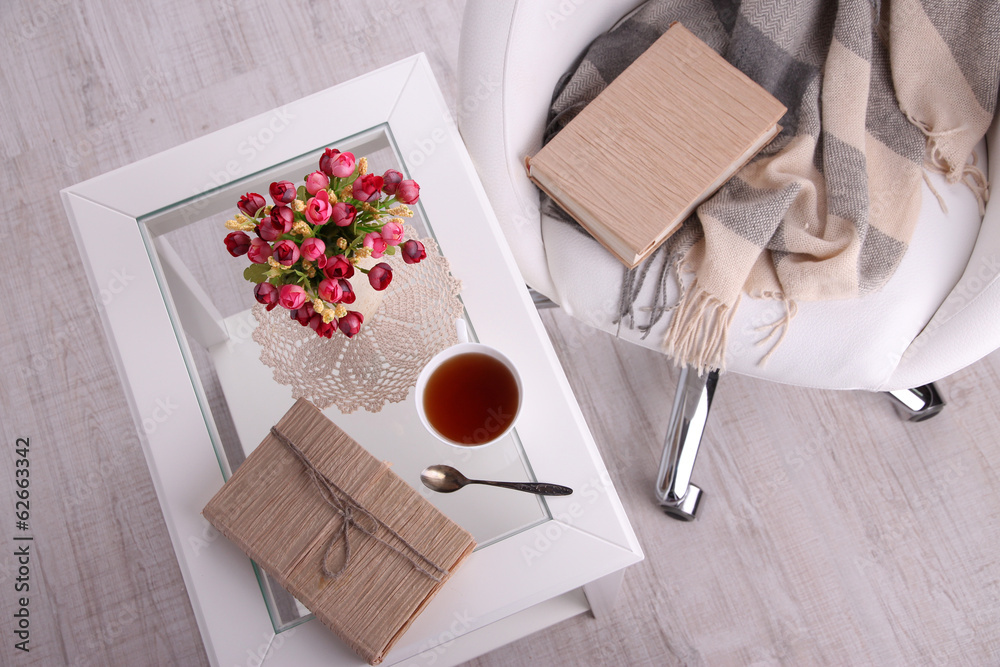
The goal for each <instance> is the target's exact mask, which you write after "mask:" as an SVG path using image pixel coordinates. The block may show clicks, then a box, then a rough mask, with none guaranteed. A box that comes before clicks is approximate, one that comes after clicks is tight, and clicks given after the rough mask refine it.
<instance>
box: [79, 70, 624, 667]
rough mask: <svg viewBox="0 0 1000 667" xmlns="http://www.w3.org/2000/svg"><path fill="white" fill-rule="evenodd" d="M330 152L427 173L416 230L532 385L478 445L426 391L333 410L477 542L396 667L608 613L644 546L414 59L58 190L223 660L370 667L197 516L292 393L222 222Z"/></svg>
mask: <svg viewBox="0 0 1000 667" xmlns="http://www.w3.org/2000/svg"><path fill="white" fill-rule="evenodd" d="M328 146H333V147H337V148H340V149H341V150H351V151H353V152H354V153H355V154H356V155H359V156H360V155H368V156H369V157H370V159H371V164H372V166H373V168H374V169H375V170H378V171H382V170H384V169H386V168H389V167H392V168H396V169H399V170H400V171H402V172H404V173H405V174H407V175H408V176H409V177H411V178H414V179H416V180H417V181H418V182H419V183H420V184H421V188H422V189H421V200H420V203H419V204H418V205H417V206H416V207H415V208H416V209H418V215H417V217H416V218H414V222H415V223H416V224H417V225H418V226H420V228H421V232H422V234H429V235H433V236H434V237H435V238H436V239H437V241H438V243H439V244H440V246H441V249H442V252H443V253H444V255H445V256H446V257H448V259H449V261H450V262H451V267H452V273H453V274H454V275H455V276H456V277H458V278H459V279H460V280H461V281H462V284H463V291H462V300H463V303H464V306H465V310H466V319H467V322H468V323H469V325H470V329H471V330H472V332H473V333H474V336H475V337H476V338H478V339H479V340H481V341H483V342H486V343H489V344H491V345H494V346H496V347H498V348H500V349H502V350H503V351H504V352H505V353H506V354H507V355H508V356H509V357H510V358H511V359H512V360H513V361H514V363H515V364H517V365H518V367H519V369H520V370H521V373H522V379H523V381H524V386H525V390H524V393H525V395H524V400H525V407H524V411H523V413H522V416H521V418H520V421H519V422H518V426H517V428H516V429H515V432H514V433H513V434H512V435H510V436H508V437H507V438H505V440H504V441H502V442H500V443H497V444H496V445H492V446H490V447H488V448H485V449H482V450H474V451H461V450H457V449H454V448H450V447H448V446H446V445H444V444H442V443H438V442H437V441H436V440H434V439H433V438H431V437H430V436H429V435H428V434H426V433H425V432H423V431H422V429H421V427H420V424H419V421H418V419H417V416H416V411H415V407H414V404H413V396H412V393H411V394H410V396H409V397H408V399H407V400H406V401H405V402H402V403H396V404H390V405H389V406H387V407H386V408H385V409H384V410H382V411H381V412H379V413H377V414H371V413H368V412H365V411H359V412H356V413H353V414H350V415H342V414H340V412H339V411H338V410H337V409H336V408H330V409H328V410H326V413H327V415H328V416H330V417H331V419H333V420H334V421H336V422H337V423H338V424H340V425H341V426H342V427H343V428H345V430H347V431H348V432H349V433H351V434H352V435H353V436H354V437H355V439H357V440H358V441H359V442H360V443H361V444H362V445H364V446H365V447H366V448H368V449H369V450H370V451H371V452H372V453H373V454H375V455H376V456H379V457H381V458H384V459H386V460H389V461H391V462H392V463H393V467H394V470H395V471H396V472H397V473H399V474H400V475H401V476H403V478H404V479H406V480H407V481H409V482H411V483H412V484H413V485H414V486H415V488H418V489H420V490H421V492H422V493H424V494H425V495H426V497H428V498H429V499H430V500H431V501H432V502H434V503H435V504H436V505H437V506H438V507H440V508H441V509H442V511H444V512H445V513H447V514H449V516H451V517H452V518H454V519H455V520H456V521H458V522H459V523H460V524H461V525H463V526H464V527H466V528H467V529H468V530H470V531H471V532H472V533H473V534H474V535H475V536H476V538H477V541H478V542H479V544H480V546H479V548H478V549H477V550H476V552H475V553H474V554H473V555H472V556H471V558H470V559H469V560H468V561H467V562H466V563H465V564H464V565H463V566H462V567H461V568H460V569H459V571H458V572H457V573H456V574H455V576H454V577H453V579H452V580H451V581H450V582H449V583H448V585H447V586H446V587H445V588H444V589H443V590H442V592H441V593H440V594H439V595H438V596H437V597H436V598H435V599H434V600H433V601H432V602H431V604H430V605H429V606H428V607H427V608H426V610H425V611H424V612H423V614H422V615H421V616H420V617H419V618H418V619H417V621H416V622H415V623H414V624H413V626H412V627H411V628H410V630H409V631H408V632H407V633H406V635H405V636H404V637H403V638H402V640H401V641H400V642H399V643H398V644H397V646H396V647H395V648H394V649H393V651H392V652H391V653H390V654H389V656H388V658H387V659H386V663H385V664H414V665H417V664H431V662H433V664H436V665H448V664H455V663H458V662H461V661H464V660H467V659H470V658H472V657H474V656H476V655H479V654H481V653H483V652H486V651H488V650H491V649H493V648H496V647H497V646H500V645H502V644H504V643H507V642H509V641H512V640H514V639H516V638H519V637H521V636H524V635H526V634H529V633H531V632H534V631H536V630H539V629H541V628H543V627H546V626H547V625H550V624H552V623H555V622H558V621H560V620H564V619H566V618H569V617H571V616H574V615H576V614H579V613H582V612H584V611H586V610H588V609H591V610H593V612H594V613H595V614H601V613H604V612H606V611H607V610H609V609H610V608H611V607H612V606H613V605H614V602H615V598H616V596H617V594H618V590H619V587H620V584H621V577H622V574H623V572H624V568H626V567H628V566H629V565H632V564H634V563H636V562H638V561H640V560H641V559H642V552H641V549H640V547H639V545H638V542H637V541H636V538H635V535H634V533H633V531H632V529H631V527H630V526H629V523H628V520H627V519H626V517H625V514H624V512H623V510H622V506H621V503H620V501H619V499H618V497H617V495H616V494H615V491H614V488H613V487H612V485H611V482H610V479H609V478H608V475H607V471H606V470H605V467H604V464H603V462H602V461H601V458H600V456H599V454H598V452H597V449H596V447H595V446H594V442H593V439H592V437H591V435H590V432H589V431H588V429H587V426H586V423H585V422H584V419H583V417H582V415H581V413H580V410H579V407H578V406H577V403H576V401H575V399H574V397H573V394H572V392H571V390H570V387H569V385H568V383H567V381H566V378H565V376H564V374H563V372H562V369H561V367H560V365H559V362H558V359H557V358H556V355H555V353H554V351H553V349H552V346H551V344H550V343H549V340H548V338H547V336H546V333H545V331H544V329H543V327H542V324H541V322H540V321H539V319H538V316H537V314H536V313H535V310H534V308H533V306H532V303H531V300H530V298H529V296H528V294H527V292H526V290H525V288H524V286H523V283H522V281H521V280H520V277H519V275H518V272H517V268H516V266H515V263H514V259H513V257H512V256H511V254H510V251H509V249H508V247H507V245H506V243H505V242H504V239H503V236H502V235H501V233H500V230H499V227H498V225H497V222H496V220H495V218H494V217H493V213H492V212H491V210H490V207H489V204H488V202H487V200H486V197H485V194H484V193H483V190H482V188H481V186H480V184H479V181H478V179H477V177H476V173H475V170H474V169H473V166H472V163H471V161H470V160H469V157H468V155H467V153H466V151H465V148H464V146H463V144H462V142H461V139H460V137H459V135H458V132H457V130H456V129H455V126H454V124H453V123H452V120H451V117H450V115H449V114H448V111H447V107H446V105H445V103H444V100H443V98H442V96H441V93H440V91H439V89H438V88H437V85H436V83H435V82H434V79H433V76H432V74H431V71H430V68H429V66H428V64H427V61H426V59H425V58H424V56H423V55H419V56H415V57H412V58H409V59H407V60H403V61H400V62H398V63H395V64H393V65H390V66H388V67H385V68H382V69H380V70H378V71H376V72H372V73H371V74H368V75H366V76H363V77H360V78H358V79H355V80H353V81H350V82H347V83H345V84H342V85H339V86H336V87H334V88H330V89H328V90H325V91H322V92H319V93H316V94H314V95H311V96H309V97H307V98H305V99H302V100H299V101H297V102H294V103H292V104H289V105H287V106H285V107H282V108H281V109H278V110H275V111H273V112H270V113H267V114H263V115H261V116H258V117H255V118H252V119H250V120H247V121H245V122H243V123H240V124H238V125H234V126H232V127H229V128H226V129H224V130H220V131H218V132H215V133H213V134H210V135H208V136H205V137H202V138H200V139H197V140H195V141H192V142H190V143H188V144H185V145H183V146H179V147H177V148H174V149H171V150H169V151H166V152H164V153H161V154H159V155H155V156H153V157H150V158H147V159H145V160H142V161H141V162H137V163H135V164H133V165H130V166H128V167H124V168H122V169H119V170H117V171H114V172H112V173H109V174H105V175H104V176H100V177H98V178H95V179H92V180H90V181H87V182H85V183H81V184H79V185H76V186H73V187H71V188H67V189H66V190H64V191H63V192H62V197H63V201H64V203H65V206H66V210H67V213H68V215H69V217H70V220H71V222H72V226H73V229H74V233H75V235H76V239H77V243H78V244H79V247H80V250H81V252H82V254H83V257H84V263H85V265H86V266H87V270H88V273H89V278H90V282H91V286H92V288H93V290H94V294H95V296H96V298H97V301H98V304H99V307H100V310H101V314H102V318H103V320H104V323H105V327H106V331H107V335H108V337H109V338H110V340H111V343H112V349H113V351H114V353H115V356H116V361H117V363H118V368H119V372H120V374H121V377H122V381H123V383H124V385H125V388H126V395H127V396H128V398H129V400H130V402H131V406H132V411H133V414H134V416H135V420H136V424H137V427H138V428H139V431H140V437H141V440H142V442H143V446H144V449H145V453H146V457H147V462H148V464H149V468H150V472H151V474H152V478H153V482H154V484H155V486H156V490H157V493H158V496H159V500H160V504H161V506H162V508H163V513H164V517H165V519H166V523H167V527H168V530H169V532H170V536H171V539H172V541H173V545H174V549H175V550H176V553H177V558H178V561H179V563H180V569H181V572H182V574H183V576H184V579H185V583H186V585H187V589H188V592H189V594H190V597H191V603H192V606H193V609H194V613H195V616H196V617H197V620H198V623H199V626H200V628H201V632H202V636H203V638H204V641H205V645H206V648H207V650H208V655H209V659H210V660H211V662H212V663H213V664H216V665H226V666H228V665H233V664H239V665H242V664H258V662H259V663H260V664H263V665H268V666H272V665H274V666H277V665H289V666H293V665H294V666H307V665H331V664H333V665H341V664H343V665H355V664H362V663H361V662H360V660H359V659H358V658H357V657H356V656H355V655H354V654H353V653H351V652H350V651H349V650H348V649H347V648H346V647H344V646H343V645H342V644H341V643H340V642H339V641H338V640H337V638H336V637H335V636H333V635H332V634H331V633H330V632H329V631H328V630H327V629H326V628H325V627H324V626H323V625H322V624H320V623H319V622H318V621H315V620H312V619H311V616H310V615H309V614H308V611H307V610H305V609H304V608H302V607H301V605H299V604H298V603H297V602H296V601H295V600H294V599H292V598H291V597H290V596H288V594H287V593H285V592H284V591H281V590H280V589H279V588H277V587H276V586H274V585H273V584H272V583H271V582H270V581H269V580H268V578H267V577H265V576H261V575H260V573H259V572H258V571H257V570H256V568H255V566H253V565H252V563H251V562H250V561H249V560H248V559H247V558H246V557H245V556H244V555H243V554H242V553H241V552H240V551H239V550H238V549H237V548H236V547H234V546H233V545H231V544H229V543H228V542H227V541H226V540H225V539H222V538H220V537H219V536H218V534H217V533H215V532H214V531H213V530H212V529H211V528H210V527H209V526H208V524H207V522H206V521H205V520H204V519H203V518H202V517H201V509H202V508H203V507H204V505H205V503H206V502H207V501H208V500H209V498H211V497H212V495H213V494H214V493H215V492H216V491H217V490H218V489H219V487H220V486H221V485H222V483H223V481H224V479H225V478H227V477H228V476H229V475H230V474H231V472H232V469H233V468H234V467H235V466H236V465H238V464H239V462H240V461H242V459H243V458H244V457H245V456H246V454H247V453H249V452H250V451H251V450H252V448H253V447H255V446H256V445H257V444H258V443H259V442H260V440H261V439H262V438H263V436H264V434H265V433H266V431H267V427H268V426H269V425H270V424H273V423H274V422H276V421H277V419H278V418H279V417H280V416H281V415H282V414H284V412H285V410H287V409H288V407H290V406H291V404H292V402H293V401H292V398H291V392H290V390H289V388H288V387H285V386H282V385H279V384H277V383H275V382H274V381H273V379H272V378H271V375H270V370H269V369H267V368H266V367H264V366H263V364H261V363H260V361H259V359H258V354H259V348H257V346H256V343H254V342H253V341H252V339H251V338H250V335H249V332H250V330H251V327H252V319H250V316H249V310H248V309H249V307H250V306H251V305H252V304H253V300H252V293H251V291H250V289H249V286H248V283H246V282H244V281H243V279H242V277H241V275H240V274H241V271H242V266H243V262H240V261H238V260H233V259H232V258H231V257H229V256H228V254H227V253H226V252H225V249H224V247H223V244H222V238H223V236H224V235H225V233H226V231H225V230H224V229H223V227H222V224H221V222H222V221H224V220H225V219H226V218H227V217H229V216H230V215H231V214H232V212H233V207H234V205H235V202H236V201H237V199H238V198H239V195H240V194H242V193H243V192H245V191H247V190H249V191H256V192H261V193H265V194H266V191H267V184H268V183H270V182H271V181H273V180H279V179H281V178H287V179H289V180H293V181H299V180H301V178H302V177H303V176H304V175H305V174H306V173H308V172H310V171H313V170H314V169H315V168H316V164H317V160H318V156H319V155H320V154H321V153H322V151H323V149H324V148H325V147H328ZM449 461H450V462H453V463H455V464H456V465H457V466H458V467H459V468H460V469H462V470H463V471H465V472H466V473H468V474H470V476H482V477H488V478H495V479H521V480H530V479H536V480H542V481H550V482H555V483H560V484H566V485H569V486H571V487H573V488H574V489H575V490H576V492H575V493H574V494H573V495H572V496H568V497H565V498H549V499H544V500H541V499H538V498H536V497H534V496H530V495H527V494H518V493H514V492H509V491H504V490H500V489H491V488H485V487H484V488H478V487H471V488H469V489H463V490H462V491H461V492H459V493H456V494H454V495H440V494H432V493H431V492H429V491H427V490H426V489H423V488H422V487H421V486H420V483H419V476H418V475H419V470H420V469H422V468H423V467H424V466H426V465H429V464H431V463H441V462H449Z"/></svg>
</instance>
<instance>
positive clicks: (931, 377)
mask: <svg viewBox="0 0 1000 667" xmlns="http://www.w3.org/2000/svg"><path fill="white" fill-rule="evenodd" d="M638 4H640V3H639V2H637V0H602V1H601V2H582V0H469V2H468V4H467V5H466V11H465V19H464V23H463V27H462V36H461V46H460V49H461V53H460V58H459V64H460V70H459V127H460V130H461V132H462V136H463V138H464V140H465V143H466V145H467V146H468V149H469V152H470V153H471V155H472V159H473V161H474V162H475V165H476V168H477V170H478V172H479V175H480V178H481V179H482V181H483V185H484V186H485V188H486V192H487V194H488V196H489V198H490V201H491V203H492V205H493V207H494V209H495V211H496V213H497V216H498V218H499V220H500V223H501V226H502V227H503V230H504V233H505V235H506V238H507V240H508V242H509V243H510V245H511V248H512V249H513V251H514V254H515V257H516V258H517V261H518V265H519V267H520V269H521V272H522V275H523V277H524V279H525V281H526V282H527V283H528V285H529V286H531V287H532V288H534V289H535V290H537V291H538V292H541V293H542V294H544V295H546V296H547V297H549V298H550V299H552V300H553V301H554V302H556V303H558V304H559V305H560V306H562V307H563V308H564V309H565V310H566V311H567V312H568V313H570V314H571V315H573V316H574V317H576V318H578V319H580V320H583V321H585V322H586V323H588V324H590V325H592V326H595V327H598V328H600V329H604V330H607V331H611V332H617V335H619V336H620V337H622V338H625V339H627V340H630V341H632V342H635V343H638V344H640V345H645V346H647V347H650V348H653V349H660V345H661V341H662V338H663V334H664V332H665V331H666V327H667V325H668V324H669V317H668V316H665V317H664V318H663V320H661V321H660V322H659V323H658V324H657V325H656V326H655V327H654V328H653V330H652V331H651V332H650V334H649V335H648V336H647V337H645V338H644V339H643V338H641V335H640V333H639V332H638V331H636V330H631V329H628V328H627V327H618V326H616V325H615V324H614V323H613V319H614V316H615V315H616V312H617V304H618V299H619V293H620V289H621V285H622V279H623V275H624V273H623V269H622V266H621V264H620V263H618V262H617V260H615V259H614V258H613V257H612V256H611V255H610V254H608V253H607V252H606V251H605V250H604V249H603V248H602V247H601V246H600V245H599V244H598V243H597V242H596V241H594V240H593V239H591V238H590V237H588V236H587V235H585V234H581V233H579V231H578V230H576V229H573V228H572V227H571V226H569V225H567V224H566V223H564V222H562V221H559V220H555V219H551V218H548V217H547V216H544V215H542V214H541V213H540V211H539V194H538V191H537V190H536V189H535V187H534V186H533V185H532V184H531V182H530V181H529V180H528V179H527V177H526V176H525V174H524V167H523V161H524V157H525V156H526V155H532V154H534V152H535V151H537V150H538V148H539V147H540V145H541V139H542V132H543V129H544V125H545V121H546V116H547V112H548V108H549V104H550V101H551V97H552V92H553V89H554V88H555V86H556V83H557V81H558V79H559V77H560V76H562V75H563V74H564V73H565V72H566V71H567V70H569V69H570V68H571V67H572V66H573V64H574V62H575V61H576V59H577V58H578V57H579V56H580V54H581V53H582V52H583V51H584V50H585V48H586V47H587V45H588V44H589V43H590V42H591V41H592V40H593V39H594V38H595V37H596V36H597V35H599V34H600V33H602V32H604V31H606V30H607V29H609V28H610V27H611V26H612V25H614V23H615V22H616V21H617V20H618V19H619V18H621V17H622V16H623V15H625V14H626V13H627V12H629V11H630V10H631V9H633V8H634V7H636V6H637V5H638ZM998 132H1000V128H998V125H997V123H994V125H993V127H992V128H991V129H990V132H989V135H988V137H987V142H990V143H992V142H995V141H998V140H1000V136H998ZM987 142H983V143H981V144H980V146H979V147H978V148H977V153H978V154H979V158H980V164H987V161H986V143H987ZM996 145H1000V144H996ZM988 166H989V170H988V175H995V174H1000V151H996V154H995V155H990V159H989V161H988ZM996 178H997V177H996V176H993V177H992V178H991V179H990V180H991V183H992V181H994V180H996ZM931 179H932V181H933V184H934V187H935V189H936V190H937V191H938V193H939V194H940V195H941V196H942V197H943V199H944V201H945V204H946V207H947V211H948V213H947V214H945V213H943V212H942V208H941V207H940V206H939V204H938V201H937V199H936V198H935V197H934V196H933V195H932V194H931V193H930V191H929V190H928V189H927V186H926V185H925V186H924V198H923V207H922V210H921V214H920V220H919V222H918V223H917V227H916V231H915V232H914V236H913V239H912V241H911V243H910V246H909V249H908V251H907V253H906V255H905V257H904V259H903V260H902V262H901V264H900V266H899V267H898V269H897V271H896V272H895V274H894V275H893V277H892V278H891V280H890V281H889V282H888V283H887V284H886V285H885V286H884V287H883V288H882V289H881V290H880V291H878V292H876V293H873V294H869V295H866V296H864V297H861V298H858V299H853V300H846V301H836V302H814V303H800V304H798V306H799V308H798V315H797V317H796V318H795V323H794V326H793V327H791V328H790V330H789V331H788V334H787V337H786V338H785V340H784V342H783V343H782V345H781V346H780V348H778V349H777V351H776V352H775V354H774V355H773V356H772V358H771V359H770V360H769V361H768V363H767V364H766V365H764V366H761V365H760V364H759V361H760V358H761V357H762V356H763V354H764V353H765V352H766V350H767V348H766V347H763V348H762V347H760V346H758V345H757V342H758V341H759V339H760V337H761V334H760V332H759V331H757V327H758V326H760V325H761V324H765V323H768V322H773V321H774V320H775V319H777V307H776V306H775V304H774V303H773V302H769V301H755V300H752V299H748V298H744V299H743V302H742V305H741V306H740V308H739V309H738V311H737V314H736V318H735V320H734V322H733V325H732V329H731V331H730V342H729V346H728V348H727V352H726V364H727V368H726V370H727V371H730V372H734V373H739V374H743V375H749V376H753V377H757V378H761V379H765V380H772V381H775V382H783V383H786V384H792V385H798V386H805V387H818V388H826V389H864V390H869V391H892V392H893V393H894V394H895V395H896V396H897V397H902V398H903V399H904V400H905V401H906V402H908V403H911V407H912V408H914V409H916V410H917V412H916V413H915V414H916V415H917V416H924V415H926V414H927V412H926V410H925V411H924V412H921V411H920V410H921V409H929V410H931V412H933V410H936V409H938V408H939V407H940V402H939V399H937V397H936V396H932V395H930V393H929V392H931V391H933V388H922V386H923V385H929V384H930V383H932V382H934V381H935V380H938V379H940V378H942V377H945V376H947V375H949V374H951V373H953V372H955V371H957V370H959V369H961V368H963V367H965V366H967V365H968V364H971V363H973V362H974V361H976V360H978V359H980V358H982V357H983V356H985V355H986V354H988V353H990V352H992V351H993V350H994V349H997V348H998V347H1000V284H998V281H997V277H998V275H1000V256H998V252H1000V203H997V202H996V201H994V203H993V204H991V205H988V206H987V209H986V215H985V217H984V218H982V217H980V215H979V208H978V204H977V202H976V199H975V197H974V195H973V194H972V192H971V191H970V190H969V189H968V188H966V187H965V186H964V185H961V184H957V185H953V184H948V183H946V182H945V180H944V179H943V178H941V177H938V176H936V175H932V176H931ZM647 282H653V281H647ZM652 289H653V286H652V285H647V286H646V287H644V290H645V292H644V293H643V294H641V295H640V297H639V299H638V300H637V304H639V305H641V304H642V303H643V300H644V298H649V297H650V296H651V292H652ZM714 382H715V378H714V377H712V378H711V379H710V382H709V384H708V385H707V386H706V385H705V379H704V378H702V379H698V378H695V377H694V374H693V373H691V374H688V373H686V372H685V373H683V374H682V378H681V385H680V386H679V393H678V396H677V399H676V400H675V406H674V416H673V418H672V419H671V432H670V433H668V438H667V446H666V448H665V452H664V462H663V465H662V466H661V477H660V480H659V482H658V489H657V494H658V496H659V498H660V501H661V504H663V506H664V508H665V509H666V510H667V511H668V512H671V513H673V514H674V515H676V516H679V517H680V518H686V519H690V518H693V516H694V513H695V511H696V509H697V504H698V500H699V498H700V490H698V489H697V487H694V486H691V485H689V484H688V480H687V477H688V476H689V475H690V469H691V467H692V466H693V463H694V455H695V453H696V452H697V444H698V441H700V437H701V428H700V427H701V426H702V425H703V424H704V420H705V419H706V418H707V414H708V408H709V406H710V403H711V392H712V390H713V389H714ZM914 387H920V389H917V390H909V388H914Z"/></svg>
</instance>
